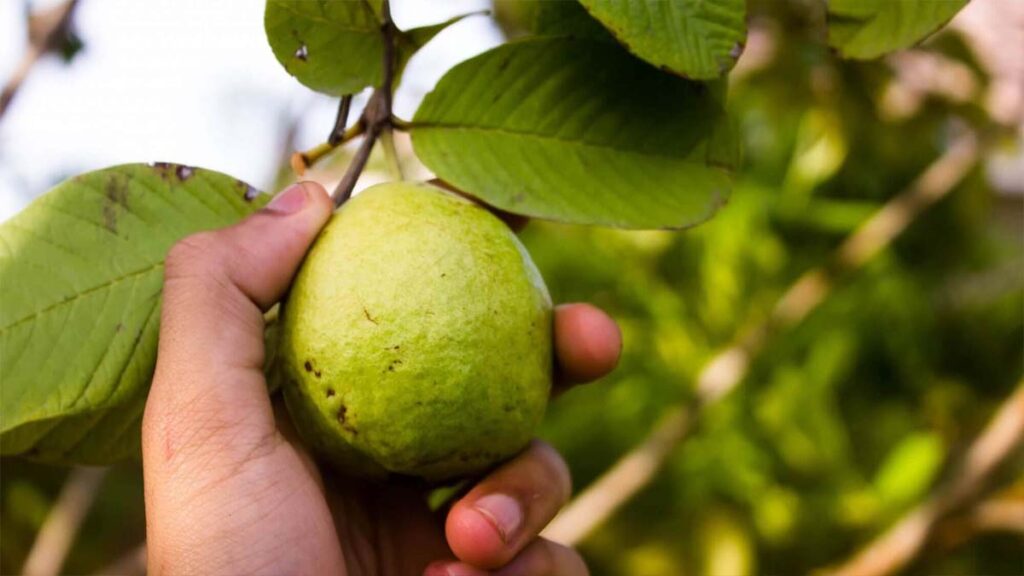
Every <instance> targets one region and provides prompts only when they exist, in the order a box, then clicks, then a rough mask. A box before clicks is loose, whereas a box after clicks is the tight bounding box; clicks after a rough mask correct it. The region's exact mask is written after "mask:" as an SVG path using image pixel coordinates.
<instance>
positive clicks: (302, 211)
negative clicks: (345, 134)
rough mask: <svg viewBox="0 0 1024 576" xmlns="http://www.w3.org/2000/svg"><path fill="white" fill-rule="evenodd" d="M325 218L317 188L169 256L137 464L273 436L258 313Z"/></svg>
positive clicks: (326, 202) (278, 200) (294, 190)
mask: <svg viewBox="0 0 1024 576" xmlns="http://www.w3.org/2000/svg"><path fill="white" fill-rule="evenodd" d="M331 211H332V204H331V202H330V199H329V198H328V197H327V194H326V192H325V191H324V190H323V188H322V187H320V186H319V185H317V184H312V183H305V184H299V185H295V186H292V187H291V188H289V189H288V190H286V191H285V192H282V193H281V194H279V195H278V196H277V197H275V199H274V200H273V201H271V203H270V204H269V205H268V206H267V207H266V208H264V209H263V210H262V211H260V212H259V213H257V214H254V215H252V216H250V217H248V218H246V219H245V220H243V221H242V222H240V223H238V224H236V225H234V226H231V227H229V228H224V229H221V230H216V231H212V232H204V233H200V234H197V235H193V236H189V237H188V238H185V239H184V240H182V241H181V242H179V243H178V244H176V245H175V246H174V247H173V248H172V249H171V251H170V253H169V254H168V256H167V260H166V265H165V272H164V276H165V280H164V292H163V310H162V319H161V328H160V338H159V349H158V353H157V358H158V359H157V369H156V374H155V376H154V380H153V386H152V389H151V391H150V396H149V400H148V402H147V409H146V414H145V418H144V427H143V450H144V456H145V457H148V458H149V461H147V465H150V464H155V461H158V460H161V459H162V460H166V459H170V458H171V457H172V456H173V455H174V453H175V452H176V451H177V450H179V449H182V448H194V447H196V446H204V445H207V444H209V445H211V446H216V445H218V444H219V442H218V439H225V442H224V443H229V442H228V441H227V439H232V438H234V441H233V442H230V443H234V444H236V445H237V446H239V448H240V449H244V447H246V442H245V440H246V439H250V438H256V439H258V438H261V437H263V438H265V437H267V436H268V435H269V434H270V433H271V432H273V431H274V425H273V422H274V420H273V412H272V410H271V407H270V401H269V399H268V397H267V393H266V387H265V382H264V378H263V372H262V366H263V354H264V350H263V315H262V312H261V311H262V310H263V309H266V308H267V307H269V306H270V305H271V304H272V303H273V302H274V301H275V300H277V299H279V298H280V296H281V295H282V294H283V293H284V291H285V290H286V288H287V286H288V284H289V282H290V281H291V278H292V276H293V275H294V274H295V271H296V269H297V268H298V266H299V264H300V263H301V261H302V258H303V256H304V255H305V253H306V250H307V249H308V247H309V245H310V244H311V243H312V242H313V239H314V238H315V237H316V235H317V233H318V232H319V230H320V228H321V227H322V226H323V224H324V223H325V222H326V221H327V219H328V218H329V217H330V214H331ZM239 431H245V432H246V433H247V436H242V437H239V436H238V435H237V434H236V433H237V432H239ZM214 433H216V434H214ZM157 446H159V447H160V449H159V450H157V449H156V448H157ZM249 447H250V448H251V446H249ZM158 456H160V457H159V458H157V457H158Z"/></svg>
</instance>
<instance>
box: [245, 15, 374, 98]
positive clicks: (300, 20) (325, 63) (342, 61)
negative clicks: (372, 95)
mask: <svg viewBox="0 0 1024 576" xmlns="http://www.w3.org/2000/svg"><path fill="white" fill-rule="evenodd" d="M263 24H264V27H265V28H266V32H267V40H268V41H269V42H270V48H271V49H272V50H273V51H274V56H276V57H277V60H278V62H280V63H281V65H282V66H284V69H285V70H287V71H288V73H289V74H291V75H292V76H295V78H296V79H298V81H299V82H302V83H303V84H304V85H306V86H307V87H309V88H311V89H313V90H316V91H317V92H323V93H324V94H330V95H334V96H340V95H343V94H354V93H356V92H359V91H360V90H362V89H364V88H366V87H368V86H376V85H378V84H380V81H381V68H382V67H381V61H382V59H383V58H384V52H383V51H384V43H383V41H382V37H381V33H380V21H379V20H378V18H377V15H376V14H375V13H374V11H373V9H372V8H371V7H370V5H369V4H368V3H367V2H365V1H364V0H356V1H343V2H336V1H327V0H316V1H308V0H303V1H299V2H296V1H295V0H267V6H266V12H265V13H264V20H263Z"/></svg>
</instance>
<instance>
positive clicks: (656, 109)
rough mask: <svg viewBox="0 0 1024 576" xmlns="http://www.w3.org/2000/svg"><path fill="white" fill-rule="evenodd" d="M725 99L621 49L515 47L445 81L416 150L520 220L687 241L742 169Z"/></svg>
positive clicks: (431, 98)
mask: <svg viewBox="0 0 1024 576" xmlns="http://www.w3.org/2000/svg"><path fill="white" fill-rule="evenodd" d="M717 88H718V86H716V85H708V84H704V83H699V82H692V81H689V80H686V79H683V78H680V77H678V76H673V75H670V74H664V73H662V72H660V71H659V70H657V69H656V68H653V67H651V66H649V65H648V64H646V63H644V62H642V61H640V60H638V59H636V58H634V57H633V56H631V55H629V54H628V53H627V52H626V51H625V50H623V49H622V48H621V47H620V46H618V45H617V44H615V43H614V42H602V41H598V40H593V39H585V38H536V39H531V40H526V41H522V42H514V43H510V44H505V45H503V46H499V47H497V48H495V49H493V50H491V51H489V52H485V53H483V54H481V55H479V56H477V57H475V58H472V59H470V60H468V61H466V62H463V63H462V64H459V65H458V66H456V67H455V68H453V69H452V70H451V71H449V72H448V73H447V74H446V75H445V76H444V77H443V78H442V79H441V81H440V82H439V83H438V84H437V86H436V88H435V89H434V91H433V92H431V93H430V94H428V95H427V97H426V98H425V99H424V100H423V103H422V104H421V105H420V108H419V110H418V111H417V112H416V115H415V117H414V119H413V123H412V129H411V130H412V138H413V144H414V146H415V149H416V153H417V155H418V156H419V158H420V159H421V160H422V161H423V162H424V163H425V164H426V165H427V167H429V168H430V169H431V170H433V171H434V172H435V173H436V174H437V175H438V177H440V178H442V179H443V180H445V181H447V182H449V183H451V184H453V185H454V186H456V187H457V188H460V189H462V190H464V191H466V192H468V193H470V194H473V195H474V196H476V197H478V198H480V199H482V200H483V201H485V202H487V203H489V204H491V205H493V206H495V207H497V208H501V209H503V210H506V211H508V212H512V213H514V214H522V215H526V216H532V217H537V218H546V219H552V220H561V221H566V222H574V223H580V224H600V225H607V226H618V227H623V228H683V227H687V226H691V225H694V224H696V223H699V222H701V221H703V220H706V219H707V218H709V217H710V216H711V215H712V214H714V212H715V211H716V210H717V209H718V207H719V206H720V205H721V204H722V202H723V201H724V200H725V198H726V196H727V195H728V192H729V190H730V187H731V178H730V174H729V172H730V171H731V169H732V168H733V167H734V166H735V164H736V163H737V161H738V158H737V157H738V149H737V147H738V142H737V138H736V135H735V133H734V131H733V130H732V129H731V125H730V124H729V123H728V121H727V119H726V118H725V114H724V112H723V108H722V94H721V91H720V90H717Z"/></svg>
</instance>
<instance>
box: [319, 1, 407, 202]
mask: <svg viewBox="0 0 1024 576" xmlns="http://www.w3.org/2000/svg"><path fill="white" fill-rule="evenodd" d="M381 18H382V19H383V22H382V24H381V27H380V32H381V36H383V39H384V59H383V60H384V61H383V74H382V75H381V83H380V86H379V87H378V88H376V89H374V91H373V94H372V95H371V96H370V101H369V102H367V103H366V108H365V109H363V114H362V116H361V117H360V118H359V123H358V125H362V126H363V127H364V135H363V141H362V142H361V143H360V145H359V149H358V150H356V154H355V156H354V157H353V158H352V162H351V163H350V164H349V166H348V170H346V171H345V175H344V176H342V178H341V181H340V182H338V186H337V187H335V189H334V193H333V194H331V199H332V200H334V205H335V206H341V205H342V204H344V203H345V201H346V200H348V199H349V198H350V197H351V196H352V190H353V189H354V188H355V186H356V181H357V180H359V176H360V175H361V174H362V173H363V169H365V168H366V162H367V160H369V159H370V152H371V151H372V150H373V145H374V143H376V142H377V138H379V137H380V135H381V133H383V132H384V131H385V130H387V131H390V130H391V90H392V85H393V84H394V77H395V23H394V22H392V20H391V6H390V2H388V0H384V1H383V2H382V3H381Z"/></svg>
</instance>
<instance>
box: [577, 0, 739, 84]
mask: <svg viewBox="0 0 1024 576" xmlns="http://www.w3.org/2000/svg"><path fill="white" fill-rule="evenodd" d="M580 3H582V4H583V7H584V8H586V9H587V11H588V12H590V14H591V16H593V17H594V18H597V19H598V20H599V21H600V22H601V23H602V24H604V25H605V27H606V28H607V29H608V30H609V31H610V32H611V33H612V35H613V36H615V38H617V39H618V40H619V42H621V43H622V44H623V45H624V46H626V48H627V49H629V51H630V52H632V53H633V54H635V55H637V56H639V57H640V58H643V59H644V60H646V61H647V62H650V63H651V64H653V65H655V66H657V67H659V68H663V69H665V70H668V71H670V72H673V73H675V74H679V75H682V76H685V77H687V78H692V79H695V80H708V79H712V78H718V77H720V76H723V75H724V74H725V73H726V72H728V71H729V70H730V69H732V67H733V65H735V64H736V60H737V59H738V58H739V56H740V53H742V52H743V44H744V42H745V40H746V37H747V24H746V13H747V10H746V0H580Z"/></svg>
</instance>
